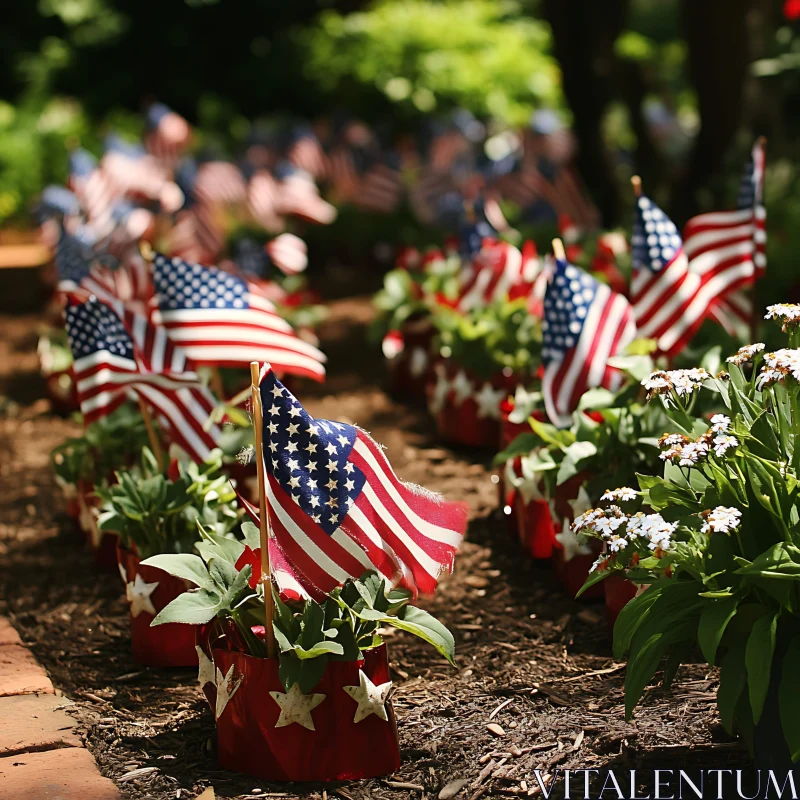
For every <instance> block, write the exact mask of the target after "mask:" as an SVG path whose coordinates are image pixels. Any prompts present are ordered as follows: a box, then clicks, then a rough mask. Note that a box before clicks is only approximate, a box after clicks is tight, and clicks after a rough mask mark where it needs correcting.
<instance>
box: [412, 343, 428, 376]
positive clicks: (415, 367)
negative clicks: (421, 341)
mask: <svg viewBox="0 0 800 800" xmlns="http://www.w3.org/2000/svg"><path fill="white" fill-rule="evenodd" d="M426 369H428V354H427V353H426V352H425V351H424V350H423V349H422V348H421V347H416V348H414V350H412V351H411V358H410V359H409V362H408V371H409V372H410V373H411V377H412V378H419V377H420V376H421V375H423V374H424V372H425V370H426Z"/></svg>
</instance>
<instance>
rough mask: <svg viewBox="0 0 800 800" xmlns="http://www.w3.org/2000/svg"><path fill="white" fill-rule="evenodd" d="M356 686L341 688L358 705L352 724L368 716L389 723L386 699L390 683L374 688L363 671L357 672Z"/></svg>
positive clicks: (390, 686)
mask: <svg viewBox="0 0 800 800" xmlns="http://www.w3.org/2000/svg"><path fill="white" fill-rule="evenodd" d="M358 684H359V685H358V686H343V687H342V688H343V689H344V690H345V691H346V692H347V694H349V695H350V697H352V698H353V700H355V701H356V703H358V708H357V709H356V714H355V716H354V717H353V722H361V720H362V719H366V718H367V717H368V716H369V715H370V714H374V715H375V716H376V717H380V719H382V720H383V721H384V722H388V721H389V715H388V714H387V712H386V698H387V697H388V696H389V691H390V690H391V688H392V682H391V681H389V682H388V683H381V684H379V685H378V686H376V685H375V684H374V683H373V682H372V681H371V680H370V679H369V678H368V677H367V675H366V673H365V672H364V671H363V670H359V671H358Z"/></svg>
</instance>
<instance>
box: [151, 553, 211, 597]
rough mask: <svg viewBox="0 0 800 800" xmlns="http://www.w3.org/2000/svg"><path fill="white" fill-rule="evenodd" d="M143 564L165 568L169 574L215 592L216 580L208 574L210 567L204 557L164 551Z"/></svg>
mask: <svg viewBox="0 0 800 800" xmlns="http://www.w3.org/2000/svg"><path fill="white" fill-rule="evenodd" d="M142 564H143V565H144V566H146V567H157V568H158V569H163V570H164V572H166V573H168V574H169V575H173V576H175V577H176V578H182V579H183V580H186V581H189V582H190V583H194V584H195V585H196V586H199V587H200V588H201V589H206V590H207V591H209V592H213V591H214V590H215V588H216V587H215V584H214V581H213V580H212V579H211V576H210V575H209V574H208V569H207V568H206V565H205V563H204V562H203V559H202V558H200V557H199V556H195V555H191V554H189V553H182V554H169V553H164V554H162V555H158V556H150V558H147V559H145V560H144V561H142Z"/></svg>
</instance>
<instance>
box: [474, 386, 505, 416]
mask: <svg viewBox="0 0 800 800" xmlns="http://www.w3.org/2000/svg"><path fill="white" fill-rule="evenodd" d="M505 396H506V392H504V391H503V390H502V389H493V388H492V384H491V383H484V384H483V386H482V387H481V390H480V391H479V392H478V393H477V394H476V395H473V398H474V400H475V402H476V403H477V404H478V417H479V418H480V417H489V418H490V419H500V402H501V401H502V399H503V398H504V397H505Z"/></svg>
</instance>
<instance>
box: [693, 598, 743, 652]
mask: <svg viewBox="0 0 800 800" xmlns="http://www.w3.org/2000/svg"><path fill="white" fill-rule="evenodd" d="M738 605H739V598H738V597H730V598H729V599H724V600H715V601H713V602H711V603H709V604H708V605H707V606H706V608H705V610H704V611H703V613H702V614H701V615H700V623H699V625H698V627H697V641H698V644H699V645H700V650H702V652H703V658H705V660H706V661H708V663H709V664H716V658H717V648H718V647H719V643H720V640H721V639H722V635H723V634H724V633H725V628H727V627H728V623H729V622H730V621H731V619H732V618H733V616H734V614H736V608H737V606H738Z"/></svg>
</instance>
